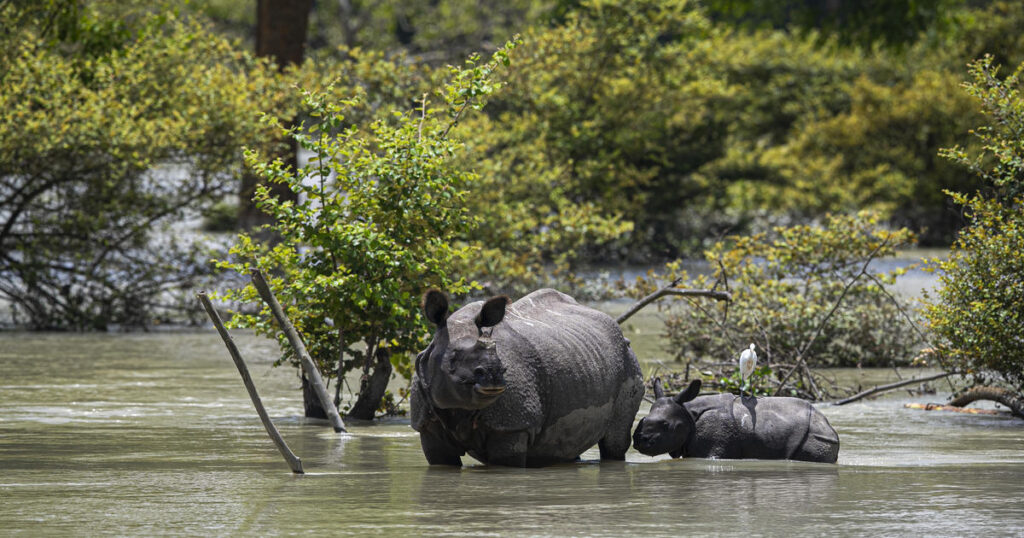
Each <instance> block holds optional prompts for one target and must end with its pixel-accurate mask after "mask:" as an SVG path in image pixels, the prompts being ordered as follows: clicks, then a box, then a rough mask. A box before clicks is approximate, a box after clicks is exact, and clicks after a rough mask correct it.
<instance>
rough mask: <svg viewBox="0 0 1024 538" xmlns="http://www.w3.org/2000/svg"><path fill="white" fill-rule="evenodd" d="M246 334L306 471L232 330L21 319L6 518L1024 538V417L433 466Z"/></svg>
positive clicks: (215, 529)
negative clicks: (287, 449) (694, 454)
mask: <svg viewBox="0 0 1024 538" xmlns="http://www.w3.org/2000/svg"><path fill="white" fill-rule="evenodd" d="M631 338H633V339H634V343H636V342H637V336H635V335H634V336H631ZM236 341H237V342H238V343H239V345H240V348H241V350H242V353H243V356H244V357H245V358H246V360H247V361H248V363H249V366H250V369H251V371H252V374H253V378H254V380H255V382H256V384H257V387H258V388H259V390H260V392H261V396H262V397H263V400H264V403H265V404H266V406H267V407H268V409H269V410H270V413H271V416H272V417H273V419H274V421H275V422H276V424H277V425H278V427H279V428H280V430H281V432H282V434H283V435H284V437H285V439H286V440H287V441H288V443H289V444H290V445H291V447H292V449H293V450H294V451H295V452H296V453H297V454H298V455H299V456H300V457H301V458H302V460H303V464H304V467H305V469H306V472H307V474H305V475H302V476H296V475H292V474H291V472H289V470H288V467H287V466H286V464H285V463H284V461H283V460H282V459H281V457H280V455H279V454H278V453H277V451H276V450H275V448H274V446H273V445H272V443H271V442H270V440H269V439H268V437H267V435H266V433H265V432H264V430H263V428H262V427H261V425H260V422H259V419H258V417H257V416H256V413H255V412H254V410H253V407H252V404H251V403H250V401H249V398H248V395H247V393H246V392H245V389H244V387H243V386H242V383H241V380H240V378H239V376H238V373H237V371H236V370H235V369H234V365H233V363H232V362H231V360H230V359H229V358H228V355H227V353H226V351H225V349H224V346H223V344H222V343H221V341H220V339H219V338H218V336H217V335H216V333H214V332H213V331H212V329H211V330H210V331H195V332H184V333H183V332H162V333H150V334H116V335H105V334H100V335H76V334H26V333H0V535H31V536H35V535H76V536H80V535H107V534H113V535H132V536H138V535H203V536H205V535H282V534H300V533H301V534H309V533H315V534H318V535H384V536H397V535H406V536H423V535H462V536H523V535H529V536H566V535H573V536H626V535H642V536H680V535H697V536H701V535H722V536H728V535H736V536H740V535H742V536H749V535H768V536H787V535H794V536H848V535H860V536H865V535H868V536H886V535H888V536H1022V535H1024V420H1019V419H1014V418H1011V417H1008V416H985V415H965V414H956V413H943V412H925V411H918V410H911V409H904V408H903V406H902V404H903V403H905V402H907V401H920V402H927V401H943V400H944V399H945V395H944V394H942V393H941V392H940V393H939V394H935V395H928V396H921V397H909V396H907V394H906V393H902V395H899V394H897V395H894V396H890V397H888V398H884V399H880V400H874V401H867V402H862V403H855V404H851V405H848V406H843V407H834V406H822V408H821V409H822V411H823V412H824V413H825V414H826V415H827V416H828V418H829V420H830V421H831V422H832V425H833V426H834V427H835V428H836V430H837V431H838V432H839V435H840V439H841V442H842V448H841V450H840V454H839V463H838V464H837V465H824V464H805V463H794V462H779V461H726V460H718V461H715V460H700V459H691V460H671V459H668V458H667V456H662V457H659V458H650V457H647V456H643V455H641V454H639V453H637V452H635V451H633V450H630V452H629V453H628V455H627V461H626V462H611V463H601V462H599V461H597V451H596V449H594V450H591V451H589V452H587V453H586V454H584V458H583V461H581V462H579V463H576V464H567V465H559V466H553V467H548V468H543V469H526V470H523V469H508V468H499V467H488V466H484V465H480V464H478V463H476V462H475V461H473V460H471V459H470V458H468V457H466V458H465V461H467V462H471V463H472V464H471V465H468V466H466V467H464V468H462V469H450V468H430V467H428V466H427V464H426V461H425V460H424V458H423V456H422V454H421V452H420V447H419V440H418V437H417V435H416V433H415V432H414V431H413V430H412V429H411V428H410V427H409V424H408V420H407V419H401V418H399V419H389V420H384V421H379V422H374V423H352V422H349V423H348V426H349V430H350V431H349V432H348V433H344V434H336V433H334V432H333V431H332V430H331V429H330V428H328V427H327V426H326V422H320V421H308V420H306V419H303V418H301V414H302V403H301V399H300V394H299V391H298V390H297V389H298V382H297V379H296V378H295V376H294V373H293V371H292V370H291V369H286V368H276V369H275V368H271V363H272V362H273V359H274V356H275V352H276V351H275V346H274V345H273V344H271V343H270V342H268V341H266V340H262V339H258V338H255V337H252V336H248V335H245V334H241V335H236ZM639 353H640V350H639V349H638V354H639ZM937 387H938V389H939V390H940V391H941V390H942V388H943V387H942V385H937ZM646 408H647V405H646V404H645V406H644V407H643V408H642V409H641V414H643V413H645V412H646Z"/></svg>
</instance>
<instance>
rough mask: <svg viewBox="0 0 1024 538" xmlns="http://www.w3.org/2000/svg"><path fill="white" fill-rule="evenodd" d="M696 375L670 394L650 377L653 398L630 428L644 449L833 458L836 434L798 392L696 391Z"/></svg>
mask: <svg viewBox="0 0 1024 538" xmlns="http://www.w3.org/2000/svg"><path fill="white" fill-rule="evenodd" d="M700 385H701V383H700V380H699V379H697V380H694V381H693V382H692V383H690V386H689V387H688V388H687V389H686V390H684V391H683V392H680V393H679V394H678V395H676V396H675V397H674V398H671V397H667V396H665V395H664V394H662V390H661V380H655V383H654V396H655V398H656V399H655V401H654V404H652V405H651V412H650V413H649V414H648V415H647V417H645V418H643V419H641V420H640V424H638V425H637V427H636V431H635V432H634V433H633V446H634V447H635V448H636V449H637V450H639V451H640V452H641V453H643V454H647V455H648V456H655V455H658V454H664V453H666V452H668V453H669V455H670V456H672V457H673V458H678V457H680V456H691V457H696V458H723V459H740V458H757V459H789V460H802V461H814V462H822V463H835V462H836V459H837V457H838V455H839V435H838V434H836V431H835V430H834V429H833V428H832V425H831V424H829V422H828V419H827V418H825V415H823V414H822V413H821V411H818V410H817V409H815V408H814V406H813V405H811V404H810V402H807V401H805V400H801V399H799V398H784V397H778V398H771V397H769V398H754V397H745V398H740V397H738V396H734V395H732V394H710V395H707V396H697V394H698V393H700Z"/></svg>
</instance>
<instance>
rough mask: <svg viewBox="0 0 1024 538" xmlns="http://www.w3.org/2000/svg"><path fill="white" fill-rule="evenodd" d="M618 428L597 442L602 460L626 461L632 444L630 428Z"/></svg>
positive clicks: (627, 426)
mask: <svg viewBox="0 0 1024 538" xmlns="http://www.w3.org/2000/svg"><path fill="white" fill-rule="evenodd" d="M631 425H632V424H629V425H626V426H625V427H618V428H616V429H615V430H616V431H609V432H608V433H607V434H606V435H605V436H604V438H603V439H601V440H600V441H598V442H597V448H598V449H599V450H600V451H601V459H602V460H624V459H626V451H627V450H629V445H630V443H632V438H631V437H630V435H629V434H630V432H629V426H631Z"/></svg>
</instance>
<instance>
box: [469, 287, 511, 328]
mask: <svg viewBox="0 0 1024 538" xmlns="http://www.w3.org/2000/svg"><path fill="white" fill-rule="evenodd" d="M508 301H509V299H508V296H506V295H499V296H497V297H491V298H490V299H488V300H487V302H486V303H484V305H483V306H482V307H480V313H479V314H477V315H476V318H475V319H474V320H473V322H474V323H476V328H477V330H481V329H483V328H484V327H494V326H495V325H497V324H498V323H501V320H502V319H504V318H505V305H507V304H508Z"/></svg>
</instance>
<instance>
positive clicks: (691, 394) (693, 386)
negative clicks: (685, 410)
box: [675, 379, 700, 405]
mask: <svg viewBox="0 0 1024 538" xmlns="http://www.w3.org/2000/svg"><path fill="white" fill-rule="evenodd" d="M698 394H700V380H699V379H694V380H693V381H692V382H691V383H690V386H689V387H686V390H684V391H683V392H680V393H679V394H677V395H676V398H675V400H676V403H678V404H679V405H683V403H685V402H688V401H690V400H692V399H694V398H696V397H697V395H698Z"/></svg>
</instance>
